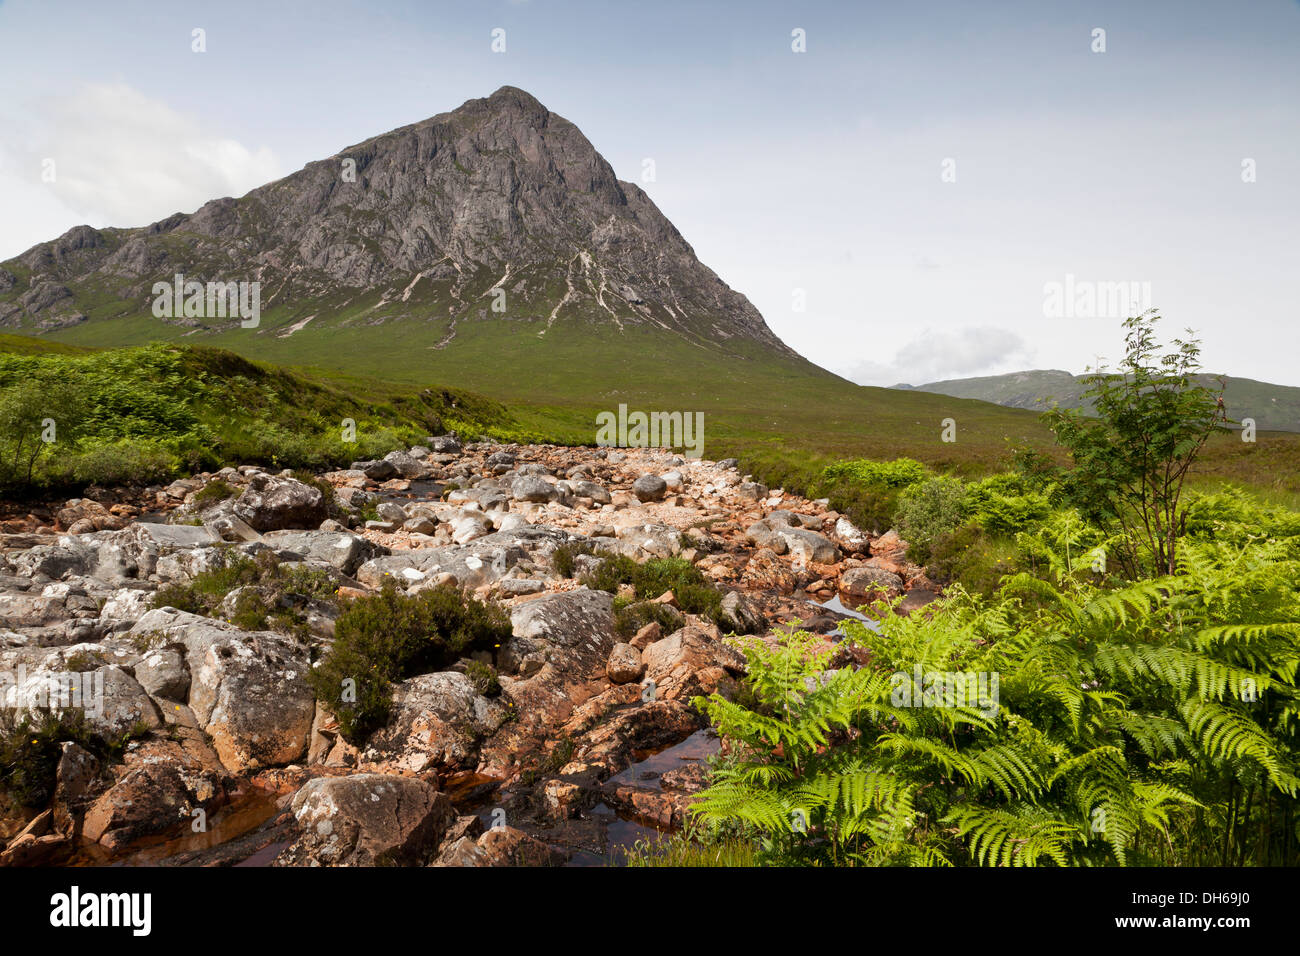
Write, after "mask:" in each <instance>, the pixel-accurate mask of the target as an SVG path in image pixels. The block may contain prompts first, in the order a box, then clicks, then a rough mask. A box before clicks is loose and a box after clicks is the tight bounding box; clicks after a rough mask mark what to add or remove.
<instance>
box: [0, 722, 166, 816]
mask: <svg viewBox="0 0 1300 956" xmlns="http://www.w3.org/2000/svg"><path fill="white" fill-rule="evenodd" d="M147 732H148V728H147V727H145V726H144V725H143V724H137V725H136V726H134V727H132V728H131V729H130V730H128V731H127V732H126V733H125V734H123V735H122V736H121V737H119V738H116V739H112V740H110V739H106V738H105V737H103V736H102V735H100V734H97V733H95V732H94V731H93V730H92V729H91V727H90V724H89V723H88V722H87V721H86V717H85V714H83V713H82V712H81V711H77V710H69V711H63V712H61V713H44V714H40V715H38V716H28V715H25V716H23V717H21V718H19V719H18V720H17V721H16V722H14V723H12V724H7V725H6V729H5V730H4V731H3V732H0V793H3V794H4V795H5V796H6V797H7V798H8V799H9V800H10V801H11V802H13V803H16V804H18V805H19V806H21V807H26V808H27V809H42V808H44V807H47V806H48V805H49V803H50V800H51V799H52V798H53V796H54V785H55V778H56V774H57V771H58V768H59V760H60V759H61V758H62V756H63V744H64V743H65V742H69V741H70V742H72V743H75V744H78V745H79V746H81V747H84V748H85V749H86V750H88V751H90V752H91V753H92V754H94V755H95V756H96V757H99V758H100V759H101V760H117V759H120V758H121V756H122V752H123V751H124V750H125V748H126V745H127V743H129V742H130V741H131V740H132V739H133V738H135V737H140V736H143V735H144V734H145V733H147Z"/></svg>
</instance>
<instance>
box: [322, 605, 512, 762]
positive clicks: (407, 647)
mask: <svg viewBox="0 0 1300 956" xmlns="http://www.w3.org/2000/svg"><path fill="white" fill-rule="evenodd" d="M510 633H511V632H510V619H509V617H508V616H507V615H506V613H505V611H504V610H502V609H501V608H500V607H499V606H498V605H496V604H492V603H487V604H484V603H481V602H479V601H477V600H474V599H473V598H470V597H467V596H466V595H464V594H463V593H462V592H461V591H460V590H459V589H458V588H455V587H452V586H443V587H437V588H430V589H429V590H427V591H421V592H419V593H418V594H414V595H407V594H404V593H402V592H401V591H399V590H398V589H397V586H396V584H394V583H393V582H392V581H386V582H385V583H384V586H383V588H382V589H381V590H380V592H379V593H378V594H374V595H367V596H366V597H361V598H357V599H355V600H353V601H350V602H348V604H347V605H346V606H345V608H344V609H343V612H342V613H341V614H340V615H339V617H338V620H337V621H336V622H335V625H334V644H333V646H332V647H331V648H330V650H329V652H328V653H327V654H326V656H325V658H324V659H323V660H322V661H321V662H320V664H319V665H318V666H317V667H316V668H315V669H314V670H313V671H312V676H311V680H312V686H313V687H314V688H315V689H316V694H317V696H318V697H319V698H320V699H321V700H322V701H323V702H325V703H326V704H327V705H328V706H329V708H330V709H331V710H332V711H333V712H334V714H335V715H336V716H337V717H338V721H339V730H340V732H341V733H342V734H343V737H344V739H346V740H348V741H349V742H351V743H354V744H358V745H359V744H360V743H361V742H363V741H364V740H365V738H366V737H367V736H369V735H370V733H371V732H372V731H373V730H375V729H376V728H377V727H379V726H381V725H382V724H383V722H384V721H385V720H386V719H387V717H388V713H389V709H390V707H391V705H392V687H393V685H394V684H395V683H397V682H399V681H402V680H405V679H406V678H408V677H412V676H414V675H416V674H427V673H429V672H431V671H436V670H441V669H444V668H446V667H447V666H449V665H450V664H452V663H454V662H455V661H457V660H458V659H459V658H461V657H462V656H465V655H467V654H469V653H470V652H472V651H476V650H486V651H489V652H493V653H495V651H496V649H497V648H498V647H500V645H501V644H502V643H503V642H504V641H505V640H506V639H507V638H509V636H510Z"/></svg>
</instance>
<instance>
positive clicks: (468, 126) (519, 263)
mask: <svg viewBox="0 0 1300 956" xmlns="http://www.w3.org/2000/svg"><path fill="white" fill-rule="evenodd" d="M176 273H182V274H184V275H185V276H186V277H187V278H192V279H196V280H198V281H200V282H239V281H245V282H252V281H258V282H260V283H261V287H260V288H261V308H262V310H263V311H267V310H270V309H273V308H277V307H279V308H280V309H281V314H280V317H281V318H283V321H284V322H285V324H288V323H289V322H290V321H292V319H293V318H296V317H297V316H299V315H306V314H309V313H310V314H311V315H312V317H313V318H315V319H316V320H317V321H316V322H315V326H314V328H315V329H316V330H319V329H320V328H321V327H323V326H327V325H329V323H330V321H332V320H337V321H339V322H345V323H346V322H353V321H364V322H367V323H375V322H380V321H387V320H390V319H400V318H415V319H429V320H434V319H450V320H451V326H450V330H449V335H450V336H454V335H455V323H456V321H457V320H458V319H463V318H498V317H499V318H502V319H510V320H526V321H531V322H535V323H537V331H538V333H539V334H540V335H543V336H544V335H545V333H546V330H547V329H548V328H549V327H550V326H551V325H552V324H554V323H555V322H557V321H569V320H575V319H576V320H584V321H588V322H604V323H609V324H612V325H614V326H617V327H619V328H623V327H626V326H627V325H628V324H629V323H631V324H638V323H640V324H649V325H652V326H657V327H661V328H662V329H664V330H668V331H671V332H675V333H678V334H682V335H686V336H688V337H690V338H693V339H700V338H703V339H707V340H711V341H715V342H716V341H726V340H729V339H733V338H741V339H748V340H753V341H756V342H759V343H762V344H764V345H767V346H770V347H772V348H773V349H775V350H778V351H780V352H783V353H786V354H792V353H790V351H789V349H788V348H787V347H786V346H784V345H783V344H782V343H781V342H780V341H779V340H778V339H777V338H776V336H775V335H773V333H772V332H771V330H770V329H768V327H767V325H766V324H765V323H764V321H763V318H762V316H761V315H760V314H759V313H758V311H757V310H756V309H755V308H754V307H753V306H752V305H751V304H750V303H749V301H748V300H747V299H745V297H744V296H742V295H740V294H739V293H737V292H735V291H733V290H732V289H730V288H729V287H728V286H727V285H726V284H725V283H723V282H722V281H721V280H720V279H719V278H718V277H717V276H716V275H715V274H714V273H713V272H712V271H711V270H710V269H708V268H707V267H706V266H704V265H703V264H702V263H701V262H700V261H699V260H698V259H697V258H696V257H695V253H694V251H693V250H692V249H691V247H690V245H689V244H687V242H686V241H685V240H684V239H683V238H682V236H681V234H680V233H679V232H678V231H677V230H676V229H675V228H674V227H673V225H672V223H670V222H669V221H668V220H667V219H666V218H665V217H664V216H663V214H662V213H660V212H659V210H658V209H657V208H656V207H655V205H654V203H653V202H651V200H650V199H649V197H648V196H647V195H646V194H645V193H644V192H643V191H642V190H641V189H640V188H638V187H637V186H635V185H633V184H632V183H627V182H622V181H620V180H619V179H618V178H617V177H616V176H615V175H614V171H613V169H612V168H611V167H610V165H609V163H608V162H606V161H605V159H604V158H603V157H602V156H601V155H600V154H599V153H597V152H596V150H595V149H594V148H593V146H592V145H591V143H590V142H588V140H587V138H586V137H585V136H583V134H582V132H581V131H580V130H579V129H578V128H577V127H576V126H574V125H573V124H572V123H570V122H569V121H568V120H566V119H564V118H563V117H560V116H558V115H556V114H555V113H552V112H550V111H549V110H548V109H546V107H544V106H543V105H542V104H541V103H539V102H538V101H537V100H536V99H534V98H533V97H532V96H530V95H529V94H528V93H525V92H524V91H522V90H519V89H515V88H513V87H503V88H502V89H500V90H498V91H497V92H496V93H494V94H492V95H491V96H490V97H487V98H486V99H478V100H470V101H469V102H467V103H465V104H464V105H463V106H461V107H460V108H459V109H457V110H454V111H452V112H450V113H443V114H440V115H438V116H435V117H433V118H432V119H428V120H425V121H424V122H421V123H416V124H414V125H412V126H407V127H403V128H401V129H397V130H394V131H392V132H390V133H385V134H384V135H382V136H377V137H375V138H373V139H370V140H367V141H365V142H363V143H359V144H357V145H355V146H352V147H350V148H348V149H345V150H342V151H341V152H339V153H338V154H337V155H335V156H331V157H329V158H328V159H324V160H321V161H319V162H314V163H311V164H309V165H307V166H306V167H305V168H303V169H302V170H300V171H299V172H296V173H294V174H293V175H290V176H287V177H285V178H284V179H281V180H279V181H277V182H273V183H270V184H268V185H266V186H262V187H260V188H258V189H255V190H253V191H252V192H250V193H249V194H248V195H246V196H244V197H242V198H240V199H230V198H226V199H216V200H213V201H212V202H209V203H207V204H206V205H204V206H203V207H202V208H201V209H199V210H198V211H197V212H194V213H192V214H189V215H182V214H179V213H178V214H176V215H174V216H171V217H168V218H167V219H164V220H162V221H160V222H156V223H154V224H152V225H150V226H147V227H144V228H139V229H104V230H95V229H92V228H90V227H88V226H78V227H77V228H75V229H72V230H70V231H69V232H68V233H66V234H65V235H63V236H61V237H60V238H58V239H57V240H54V241H52V242H48V243H44V244H42V245H39V246H36V247H35V248H33V249H31V250H29V251H28V252H26V253H24V254H23V255H21V256H19V257H18V258H16V259H13V260H10V261H9V262H7V263H4V264H3V266H0V327H10V328H20V329H28V330H33V329H34V330H37V331H44V330H49V329H54V328H60V327H64V326H67V325H71V324H77V323H80V322H84V321H88V320H99V319H112V318H116V317H122V316H128V315H141V314H149V313H150V305H151V302H152V300H153V295H152V291H151V290H152V288H153V284H154V283H155V282H158V281H171V279H172V277H173V276H174V275H175V274H176ZM286 313H292V315H288V314H286ZM276 320H277V318H276V316H273V317H272V319H271V322H272V324H273V325H274V323H275V321H276ZM164 321H175V322H180V323H181V324H185V325H190V326H196V325H197V326H203V327H210V328H224V327H228V326H229V325H231V324H233V323H234V322H237V321H238V320H237V319H226V318H214V317H213V316H211V315H205V316H201V317H193V316H191V317H188V318H186V317H179V318H175V319H172V318H170V317H169V318H168V319H165V320H164Z"/></svg>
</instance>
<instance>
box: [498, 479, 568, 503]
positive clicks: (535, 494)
mask: <svg viewBox="0 0 1300 956" xmlns="http://www.w3.org/2000/svg"><path fill="white" fill-rule="evenodd" d="M510 495H511V497H512V498H514V499H515V501H537V502H547V501H554V500H555V499H557V498H559V497H560V493H559V491H557V490H556V488H555V485H553V484H551V483H550V482H549V481H547V480H546V479H545V478H542V477H539V476H538V475H521V476H519V477H518V478H516V479H515V480H514V481H513V482H512V483H511V485H510Z"/></svg>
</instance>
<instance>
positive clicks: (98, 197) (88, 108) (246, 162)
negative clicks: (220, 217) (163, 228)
mask: <svg viewBox="0 0 1300 956" xmlns="http://www.w3.org/2000/svg"><path fill="white" fill-rule="evenodd" d="M31 142H32V144H33V145H32V148H31V150H30V154H29V157H28V162H27V164H26V168H27V169H29V170H31V171H32V179H33V184H32V186H31V188H33V189H36V188H39V189H47V190H51V191H52V192H53V193H54V195H55V196H56V197H57V198H58V199H59V200H60V201H61V202H62V203H63V205H65V206H67V207H68V208H69V209H70V210H72V211H73V212H75V213H76V214H78V215H79V216H82V217H84V218H85V219H86V220H87V221H90V222H91V223H92V224H93V225H115V226H139V225H145V224H147V223H150V222H154V221H156V220H158V219H162V218H164V217H166V216H169V215H171V214H172V213H175V212H191V211H193V210H194V209H197V208H198V207H199V206H201V205H202V204H203V203H205V202H207V201H208V200H210V199H215V198H217V197H220V196H232V195H233V196H238V195H242V194H243V193H245V192H247V191H248V190H250V189H252V188H253V187H255V186H259V185H261V184H263V183H265V182H267V181H269V180H272V179H275V178H276V177H277V176H279V175H281V172H280V162H279V160H278V159H277V158H276V156H275V154H274V153H273V152H271V150H270V149H268V148H266V147H261V148H258V149H255V150H254V149H249V148H248V147H246V146H244V145H243V144H241V143H239V142H237V141H235V140H233V139H229V138H225V137H222V136H220V135H218V134H217V133H216V132H215V131H213V130H210V129H207V128H205V127H204V125H203V124H202V123H201V122H199V121H198V120H197V119H195V118H193V117H191V116H187V115H184V114H181V113H178V112H177V111H175V110H174V109H172V108H171V107H169V106H167V105H166V104H165V103H163V102H161V101H159V100H155V99H151V98H150V97H147V96H145V95H144V94H142V93H140V92H139V91H137V90H135V89H133V88H132V87H130V86H128V85H126V84H123V83H116V84H96V85H89V86H84V87H82V88H80V89H79V90H77V91H76V92H74V93H72V94H69V95H67V96H64V97H62V98H60V99H57V100H55V101H54V102H53V103H50V104H48V105H47V106H46V109H45V110H44V111H43V114H42V119H41V121H39V122H38V123H37V125H36V129H34V130H33V135H32V140H31ZM47 158H49V159H53V160H54V162H55V171H56V178H55V181H54V182H53V183H50V184H44V183H40V182H39V173H40V170H41V163H42V161H43V160H45V159H47Z"/></svg>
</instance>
